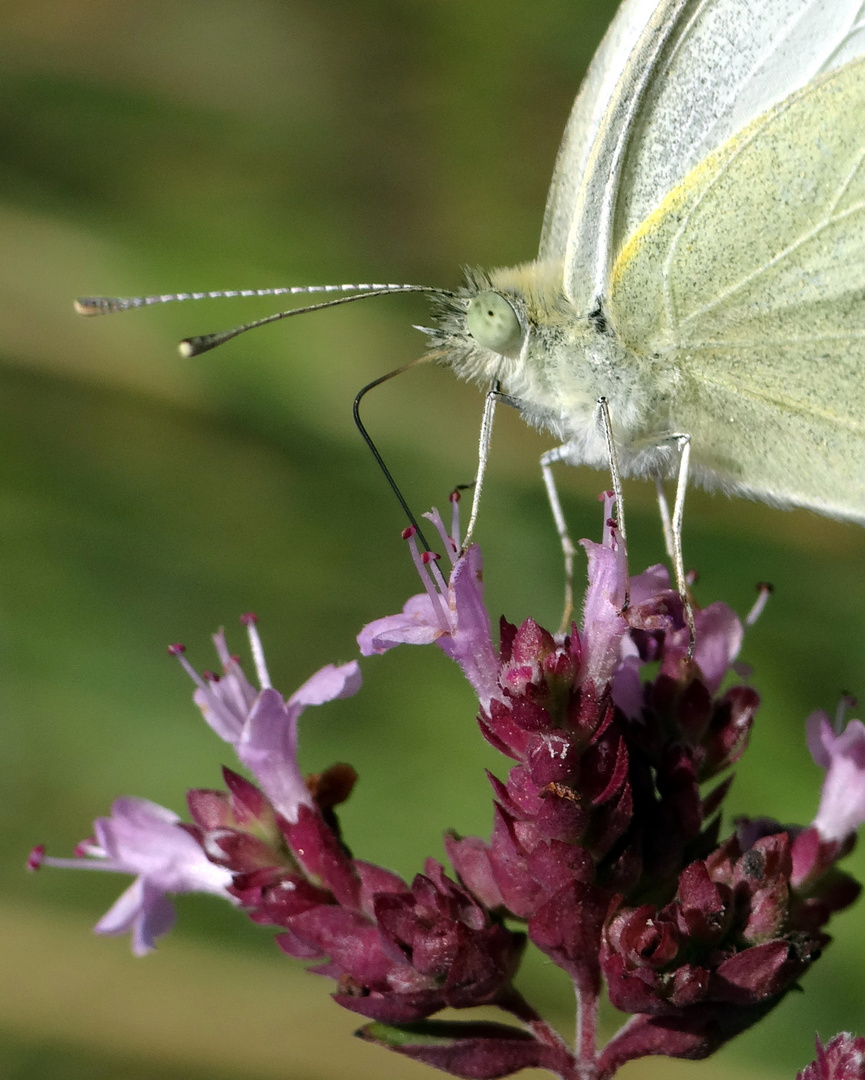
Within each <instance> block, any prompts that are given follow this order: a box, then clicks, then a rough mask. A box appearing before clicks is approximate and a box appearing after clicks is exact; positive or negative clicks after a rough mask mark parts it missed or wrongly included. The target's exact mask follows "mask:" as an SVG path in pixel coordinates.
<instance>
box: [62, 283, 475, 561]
mask: <svg viewBox="0 0 865 1080" xmlns="http://www.w3.org/2000/svg"><path fill="white" fill-rule="evenodd" d="M316 293H344V294H346V295H342V296H334V297H332V298H331V299H329V300H323V301H321V302H320V303H316V304H306V305H305V306H303V307H296V308H289V309H288V310H287V311H278V312H276V314H274V315H266V316H265V317H264V318H263V319H255V320H254V321H253V322H248V323H244V324H243V325H242V326H235V327H232V328H231V329H230V330H220V331H217V332H216V333H215V334H201V335H198V336H196V337H188V338H185V339H184V340H183V341H181V342H180V345H179V346H178V348H179V350H180V355H181V356H183V357H187V358H189V357H193V356H200V355H201V354H202V353H205V352H208V351H209V350H210V349H215V348H216V346H217V345H222V344H223V343H224V342H226V341H231V339H232V338H236V337H239V335H240V334H245V333H246V332H247V330H254V329H255V328H256V327H257V326H267V324H268V323H274V322H279V321H280V320H281V319H287V318H288V317H289V316H291V315H305V314H306V313H307V312H309V311H321V310H322V309H323V308H330V307H337V306H338V305H339V304H350V303H351V302H352V301H354V300H366V299H368V298H369V297H371V296H388V295H390V294H392V293H434V294H436V295H438V296H448V297H453V296H455V294H454V293H452V292H450V291H449V290H447V289H436V288H434V287H432V286H430V285H397V284H393V283H390V284H378V283H373V284H355V285H293V286H287V287H285V288H274V289H220V290H216V291H212V292H187V293H160V294H156V295H153V296H87V297H81V298H80V299H78V300H76V301H75V310H76V311H77V312H78V314H79V315H88V316H89V315H111V314H113V313H114V312H115V311H130V310H132V309H133V308H142V307H151V306H152V305H154V304H170V303H174V302H179V301H181V300H225V299H235V298H238V297H249V296H309V295H310V294H316ZM429 359H432V356H431V355H428V356H422V357H419V358H418V359H417V360H412V361H410V362H409V363H408V364H404V365H403V366H402V367H398V368H396V369H395V370H393V371H391V372H389V373H388V374H387V375H382V376H381V377H380V378H378V379H374V380H373V381H372V382H371V383H368V384H367V385H366V386H364V387H363V389H362V390H360V392H359V393H358V395H357V397H356V398H355V399H354V406H353V413H354V422H355V424H356V425H357V429H358V431H359V432H360V433H361V435H362V436H363V439H364V442H365V443H366V445H367V446H368V447H369V449H370V452H371V453H372V456H373V457H374V458H375V460H376V462H377V464H378V467H379V468H380V469H381V471H382V473H383V474H384V476H385V479H386V480H387V482H388V483H389V484H390V486H391V489H392V491H393V493H394V495H396V497H397V500H398V502H399V504H400V506H401V507H402V509H403V513H404V514H405V515H406V517H407V518H408V520H409V522H410V523H411V525H412V526H413V527H414V529H415V530H416V533H417V537H418V539H419V540H420V542H421V543H422V544H423V546H424V548H425V549H426V550H427V551H431V550H432V549H431V548H430V546H429V544H428V543H427V541H426V538H425V537H424V534H423V531H422V529H421V527H420V526H419V525H418V523H417V518H416V517H415V516H414V514H413V513H412V512H411V510H410V508H409V505H408V503H407V502H406V500H405V498H404V496H403V494H402V492H401V491H400V489H399V486H398V485H397V483H396V481H395V480H394V478H393V476H392V475H391V472H390V469H388V467H387V465H386V464H385V462H384V458H383V457H382V456H381V454H380V453H379V450H378V447H377V446H376V445H375V443H374V442H373V440H372V436H371V435H370V434H369V432H368V431H367V430H366V427H365V426H364V423H363V421H362V420H361V418H360V403H361V400H362V399H363V398H364V396H365V395H366V394H367V393H368V392H369V391H370V390H372V388H373V387H374V386H380V385H381V383H384V382H387V381H388V379H392V378H393V377H394V376H395V375H399V374H401V373H402V372H403V371H407V370H408V369H409V368H411V367H414V365H415V364H419V363H422V362H423V361H424V360H429Z"/></svg>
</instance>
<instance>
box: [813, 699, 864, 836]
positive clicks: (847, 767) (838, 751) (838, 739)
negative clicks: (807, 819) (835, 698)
mask: <svg viewBox="0 0 865 1080" xmlns="http://www.w3.org/2000/svg"><path fill="white" fill-rule="evenodd" d="M806 730H807V735H808V749H809V750H810V751H811V756H812V757H813V758H814V760H815V761H816V762H817V764H818V765H820V766H822V767H823V768H824V769H825V770H826V778H825V780H824V781H823V791H822V794H821V796H820V808H819V810H818V811H817V817H816V818H815V819H814V823H813V824H814V827H815V828H816V829H817V831H818V832H819V833H820V835H821V837H822V838H823V839H824V840H830V841H831V840H834V841H838V842H842V841H844V840H846V839H848V838H849V837H851V836H852V835H853V834H854V833H855V832H856V830H857V829H858V828H859V826H860V825H861V824H862V823H863V822H865V725H863V724H862V722H861V720H851V721H850V722H849V723H848V724H847V726H846V727H845V729H844V731H843V732H841V733H840V734H838V733H837V732H836V731H835V729H834V728H833V726H832V722H831V721H830V719H829V717H828V716H827V715H826V713H824V712H822V711H820V710H818V711H817V712H814V713H812V714H811V716H809V717H808V721H807V727H806Z"/></svg>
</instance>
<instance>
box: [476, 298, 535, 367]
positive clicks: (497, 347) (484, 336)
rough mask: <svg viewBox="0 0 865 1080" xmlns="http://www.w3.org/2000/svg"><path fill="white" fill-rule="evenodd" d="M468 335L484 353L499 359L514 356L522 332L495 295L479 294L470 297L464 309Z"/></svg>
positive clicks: (514, 316)
mask: <svg viewBox="0 0 865 1080" xmlns="http://www.w3.org/2000/svg"><path fill="white" fill-rule="evenodd" d="M467 321H468V327H469V333H470V334H471V336H472V337H473V338H474V339H475V341H476V342H477V343H478V345H483V347H484V348H485V349H492V351H493V352H497V353H501V354H502V356H518V355H519V351H520V345H521V344H522V341H523V328H522V326H520V320H519V319H518V318H517V313H516V312H515V311H514V309H513V308H512V307H511V305H510V304H509V303H508V302H507V300H505V298H504V297H503V296H502V295H501V294H500V293H497V292H482V293H478V295H477V296H473V297H472V299H471V300H470V301H469V307H468V319H467Z"/></svg>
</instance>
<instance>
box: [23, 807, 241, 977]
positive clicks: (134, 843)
mask: <svg viewBox="0 0 865 1080" xmlns="http://www.w3.org/2000/svg"><path fill="white" fill-rule="evenodd" d="M94 829H95V833H96V839H95V840H86V841H84V842H83V843H81V844H79V845H78V852H79V853H80V855H81V856H82V857H81V858H76V859H55V858H51V857H48V856H45V855H43V854H42V851H41V849H37V851H36V852H35V853H34V855H33V856H32V857H31V864H30V865H31V868H33V869H35V868H36V867H37V866H42V865H47V866H54V867H63V868H67V869H76V870H114V871H117V872H119V873H121V874H135V875H136V880H135V881H134V882H133V883H132V885H130V886H129V888H128V889H127V890H126V892H125V893H123V895H122V896H121V897H120V899H119V900H117V902H116V903H115V904H114V905H113V907H112V908H111V909H110V910H109V911H108V912H107V913H106V914H105V915H103V917H102V918H101V919H100V920H99V922H98V923H97V924H96V927H95V930H96V933H97V934H125V933H127V932H130V933H131V934H132V951H133V952H134V953H135V955H136V956H144V955H145V953H148V952H150V951H151V950H152V949H154V948H155V947H156V945H155V939H156V938H157V937H159V936H160V935H162V934H165V933H167V931H168V930H170V929H171V927H172V926H173V925H174V919H175V915H176V912H175V910H174V905H173V904H172V903H171V901H170V900H169V899H168V894H169V893H186V892H206V893H216V894H217V895H218V896H223V897H225V898H226V899H227V900H232V902H234V901H233V898H232V897H231V896H230V894H229V892H228V887H229V885H230V884H231V873H230V872H229V871H228V870H225V869H223V868H222V867H220V866H215V865H214V864H213V863H212V862H210V860H209V859H208V858H207V856H206V855H205V853H204V852H203V851H202V849H201V846H200V845H199V843H198V842H197V841H196V840H195V839H194V838H193V837H192V836H190V835H189V833H188V832H186V831H185V830H184V829H183V827H182V826H181V825H180V818H179V817H178V816H177V815H176V814H174V813H172V811H171V810H166V809H165V807H164V806H158V805H157V804H156V803H152V802H149V801H148V800H147V799H135V798H124V799H117V800H116V801H115V802H114V804H113V806H112V808H111V817H104V818H97V819H96V822H95V824H94Z"/></svg>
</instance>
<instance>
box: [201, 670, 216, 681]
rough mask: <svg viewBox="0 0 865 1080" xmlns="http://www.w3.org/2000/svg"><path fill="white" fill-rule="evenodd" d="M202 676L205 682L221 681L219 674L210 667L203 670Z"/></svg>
mask: <svg viewBox="0 0 865 1080" xmlns="http://www.w3.org/2000/svg"><path fill="white" fill-rule="evenodd" d="M201 677H202V679H204V681H205V682H219V676H218V675H217V674H216V672H215V671H210V670H209V669H208V670H206V671H202V673H201Z"/></svg>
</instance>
